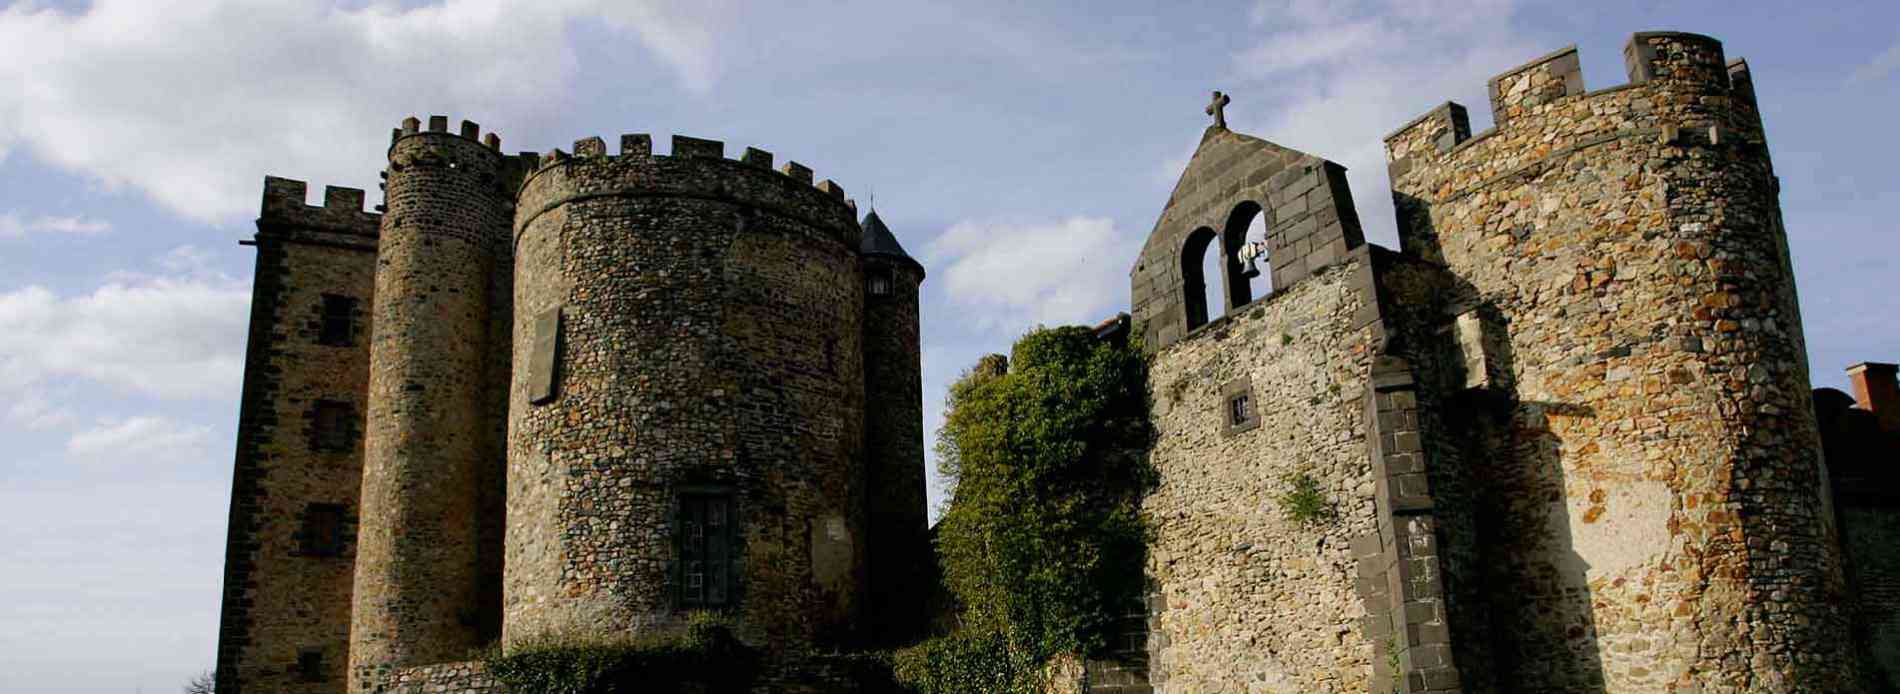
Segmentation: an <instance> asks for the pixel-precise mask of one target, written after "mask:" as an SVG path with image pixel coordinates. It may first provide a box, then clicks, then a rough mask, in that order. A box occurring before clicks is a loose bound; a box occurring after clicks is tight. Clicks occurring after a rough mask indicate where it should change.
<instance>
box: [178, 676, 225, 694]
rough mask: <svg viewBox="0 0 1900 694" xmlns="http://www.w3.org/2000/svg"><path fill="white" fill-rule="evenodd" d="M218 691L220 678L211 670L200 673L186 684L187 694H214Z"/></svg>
mask: <svg viewBox="0 0 1900 694" xmlns="http://www.w3.org/2000/svg"><path fill="white" fill-rule="evenodd" d="M217 690H218V678H217V676H216V675H214V674H213V673H212V672H211V671H210V670H206V671H204V672H203V673H200V674H199V675H198V676H197V677H193V678H191V681H190V682H186V683H185V694H214V693H215V692H217Z"/></svg>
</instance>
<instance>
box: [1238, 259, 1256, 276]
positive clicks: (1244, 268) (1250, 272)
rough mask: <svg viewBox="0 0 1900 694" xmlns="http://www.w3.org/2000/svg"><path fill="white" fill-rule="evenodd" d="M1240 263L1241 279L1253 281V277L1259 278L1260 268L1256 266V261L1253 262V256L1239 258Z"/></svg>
mask: <svg viewBox="0 0 1900 694" xmlns="http://www.w3.org/2000/svg"><path fill="white" fill-rule="evenodd" d="M1240 262H1241V268H1240V276H1241V277H1245V278H1247V279H1253V278H1255V277H1259V276H1260V266H1259V265H1258V264H1257V263H1258V261H1256V260H1254V256H1251V255H1243V256H1240Z"/></svg>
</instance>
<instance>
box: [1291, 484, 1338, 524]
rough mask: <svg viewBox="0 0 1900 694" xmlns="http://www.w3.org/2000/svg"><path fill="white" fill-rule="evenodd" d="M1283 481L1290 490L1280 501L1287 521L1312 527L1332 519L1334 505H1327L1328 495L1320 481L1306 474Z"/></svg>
mask: <svg viewBox="0 0 1900 694" xmlns="http://www.w3.org/2000/svg"><path fill="white" fill-rule="evenodd" d="M1281 479H1282V481H1283V482H1285V483H1286V485H1287V487H1288V489H1287V493H1285V494H1281V495H1280V497H1279V499H1278V500H1279V502H1280V511H1281V513H1284V514H1286V517H1287V520H1290V521H1293V522H1295V523H1298V524H1300V525H1312V524H1314V523H1318V522H1320V521H1323V520H1326V519H1327V518H1331V517H1332V515H1333V508H1332V505H1330V504H1328V503H1326V493H1325V492H1324V491H1321V490H1320V488H1319V480H1316V479H1313V476H1312V475H1310V474H1307V473H1304V472H1302V473H1298V474H1292V475H1287V476H1286V477H1284V478H1281Z"/></svg>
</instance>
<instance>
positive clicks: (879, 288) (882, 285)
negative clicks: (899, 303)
mask: <svg viewBox="0 0 1900 694" xmlns="http://www.w3.org/2000/svg"><path fill="white" fill-rule="evenodd" d="M870 284H871V296H890V295H891V271H889V270H872V271H871V277H870Z"/></svg>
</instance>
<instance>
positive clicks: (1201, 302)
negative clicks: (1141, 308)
mask: <svg viewBox="0 0 1900 694" xmlns="http://www.w3.org/2000/svg"><path fill="white" fill-rule="evenodd" d="M1218 237H1219V235H1217V234H1215V233H1214V230H1213V229H1209V228H1207V227H1201V228H1199V229H1195V230H1194V232H1193V233H1190V234H1188V238H1187V244H1186V245H1184V246H1182V247H1181V298H1182V300H1183V302H1184V303H1186V304H1187V329H1188V330H1193V329H1195V328H1198V327H1201V326H1203V325H1206V324H1207V318H1208V315H1207V312H1208V307H1209V306H1218V305H1219V302H1220V292H1219V291H1218V288H1219V287H1220V277H1221V267H1220V256H1221V255H1222V254H1221V253H1220V252H1219V251H1220V247H1221V245H1222V244H1218V243H1214V240H1215V239H1216V238H1218ZM1210 251H1211V252H1210ZM1209 275H1212V276H1213V277H1212V279H1213V280H1214V281H1213V282H1209V281H1208V279H1209Z"/></svg>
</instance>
